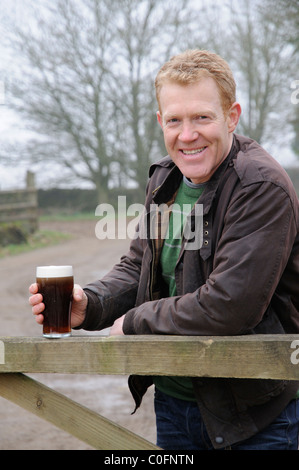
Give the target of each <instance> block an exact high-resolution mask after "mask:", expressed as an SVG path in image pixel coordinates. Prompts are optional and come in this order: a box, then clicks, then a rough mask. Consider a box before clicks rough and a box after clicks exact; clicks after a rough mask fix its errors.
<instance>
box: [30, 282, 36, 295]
mask: <svg viewBox="0 0 299 470" xmlns="http://www.w3.org/2000/svg"><path fill="white" fill-rule="evenodd" d="M29 292H30V294H37V292H38V285H37V283H36V282H35V283H34V284H31V286H30V287H29Z"/></svg>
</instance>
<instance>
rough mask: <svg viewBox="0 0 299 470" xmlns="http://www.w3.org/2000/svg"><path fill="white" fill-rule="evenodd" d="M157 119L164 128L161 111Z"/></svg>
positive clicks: (158, 112)
mask: <svg viewBox="0 0 299 470" xmlns="http://www.w3.org/2000/svg"><path fill="white" fill-rule="evenodd" d="M157 120H158V123H159V124H160V126H161V127H162V130H163V119H162V116H161V113H160V111H157Z"/></svg>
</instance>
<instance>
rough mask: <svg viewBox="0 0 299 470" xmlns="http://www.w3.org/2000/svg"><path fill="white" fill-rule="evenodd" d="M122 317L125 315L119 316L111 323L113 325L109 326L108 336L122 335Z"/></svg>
mask: <svg viewBox="0 0 299 470" xmlns="http://www.w3.org/2000/svg"><path fill="white" fill-rule="evenodd" d="M124 318H125V315H123V316H122V317H119V318H118V319H117V320H115V322H114V323H113V325H112V326H111V329H110V333H109V334H110V336H117V335H123V334H124V332H123V322H124Z"/></svg>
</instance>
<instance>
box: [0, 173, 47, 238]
mask: <svg viewBox="0 0 299 470" xmlns="http://www.w3.org/2000/svg"><path fill="white" fill-rule="evenodd" d="M15 222H18V223H21V224H22V226H23V227H24V229H25V230H26V231H27V232H28V233H32V232H35V231H36V230H37V228H38V200H37V190H36V188H35V181H34V174H33V173H31V172H27V177H26V188H25V189H16V190H11V191H0V224H1V223H7V224H10V223H15Z"/></svg>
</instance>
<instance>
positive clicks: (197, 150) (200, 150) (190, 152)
mask: <svg viewBox="0 0 299 470" xmlns="http://www.w3.org/2000/svg"><path fill="white" fill-rule="evenodd" d="M205 148H206V147H202V148H201V149H196V150H182V152H183V153H184V154H185V155H195V154H196V153H201V152H202V151H203V150H204V149H205Z"/></svg>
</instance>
